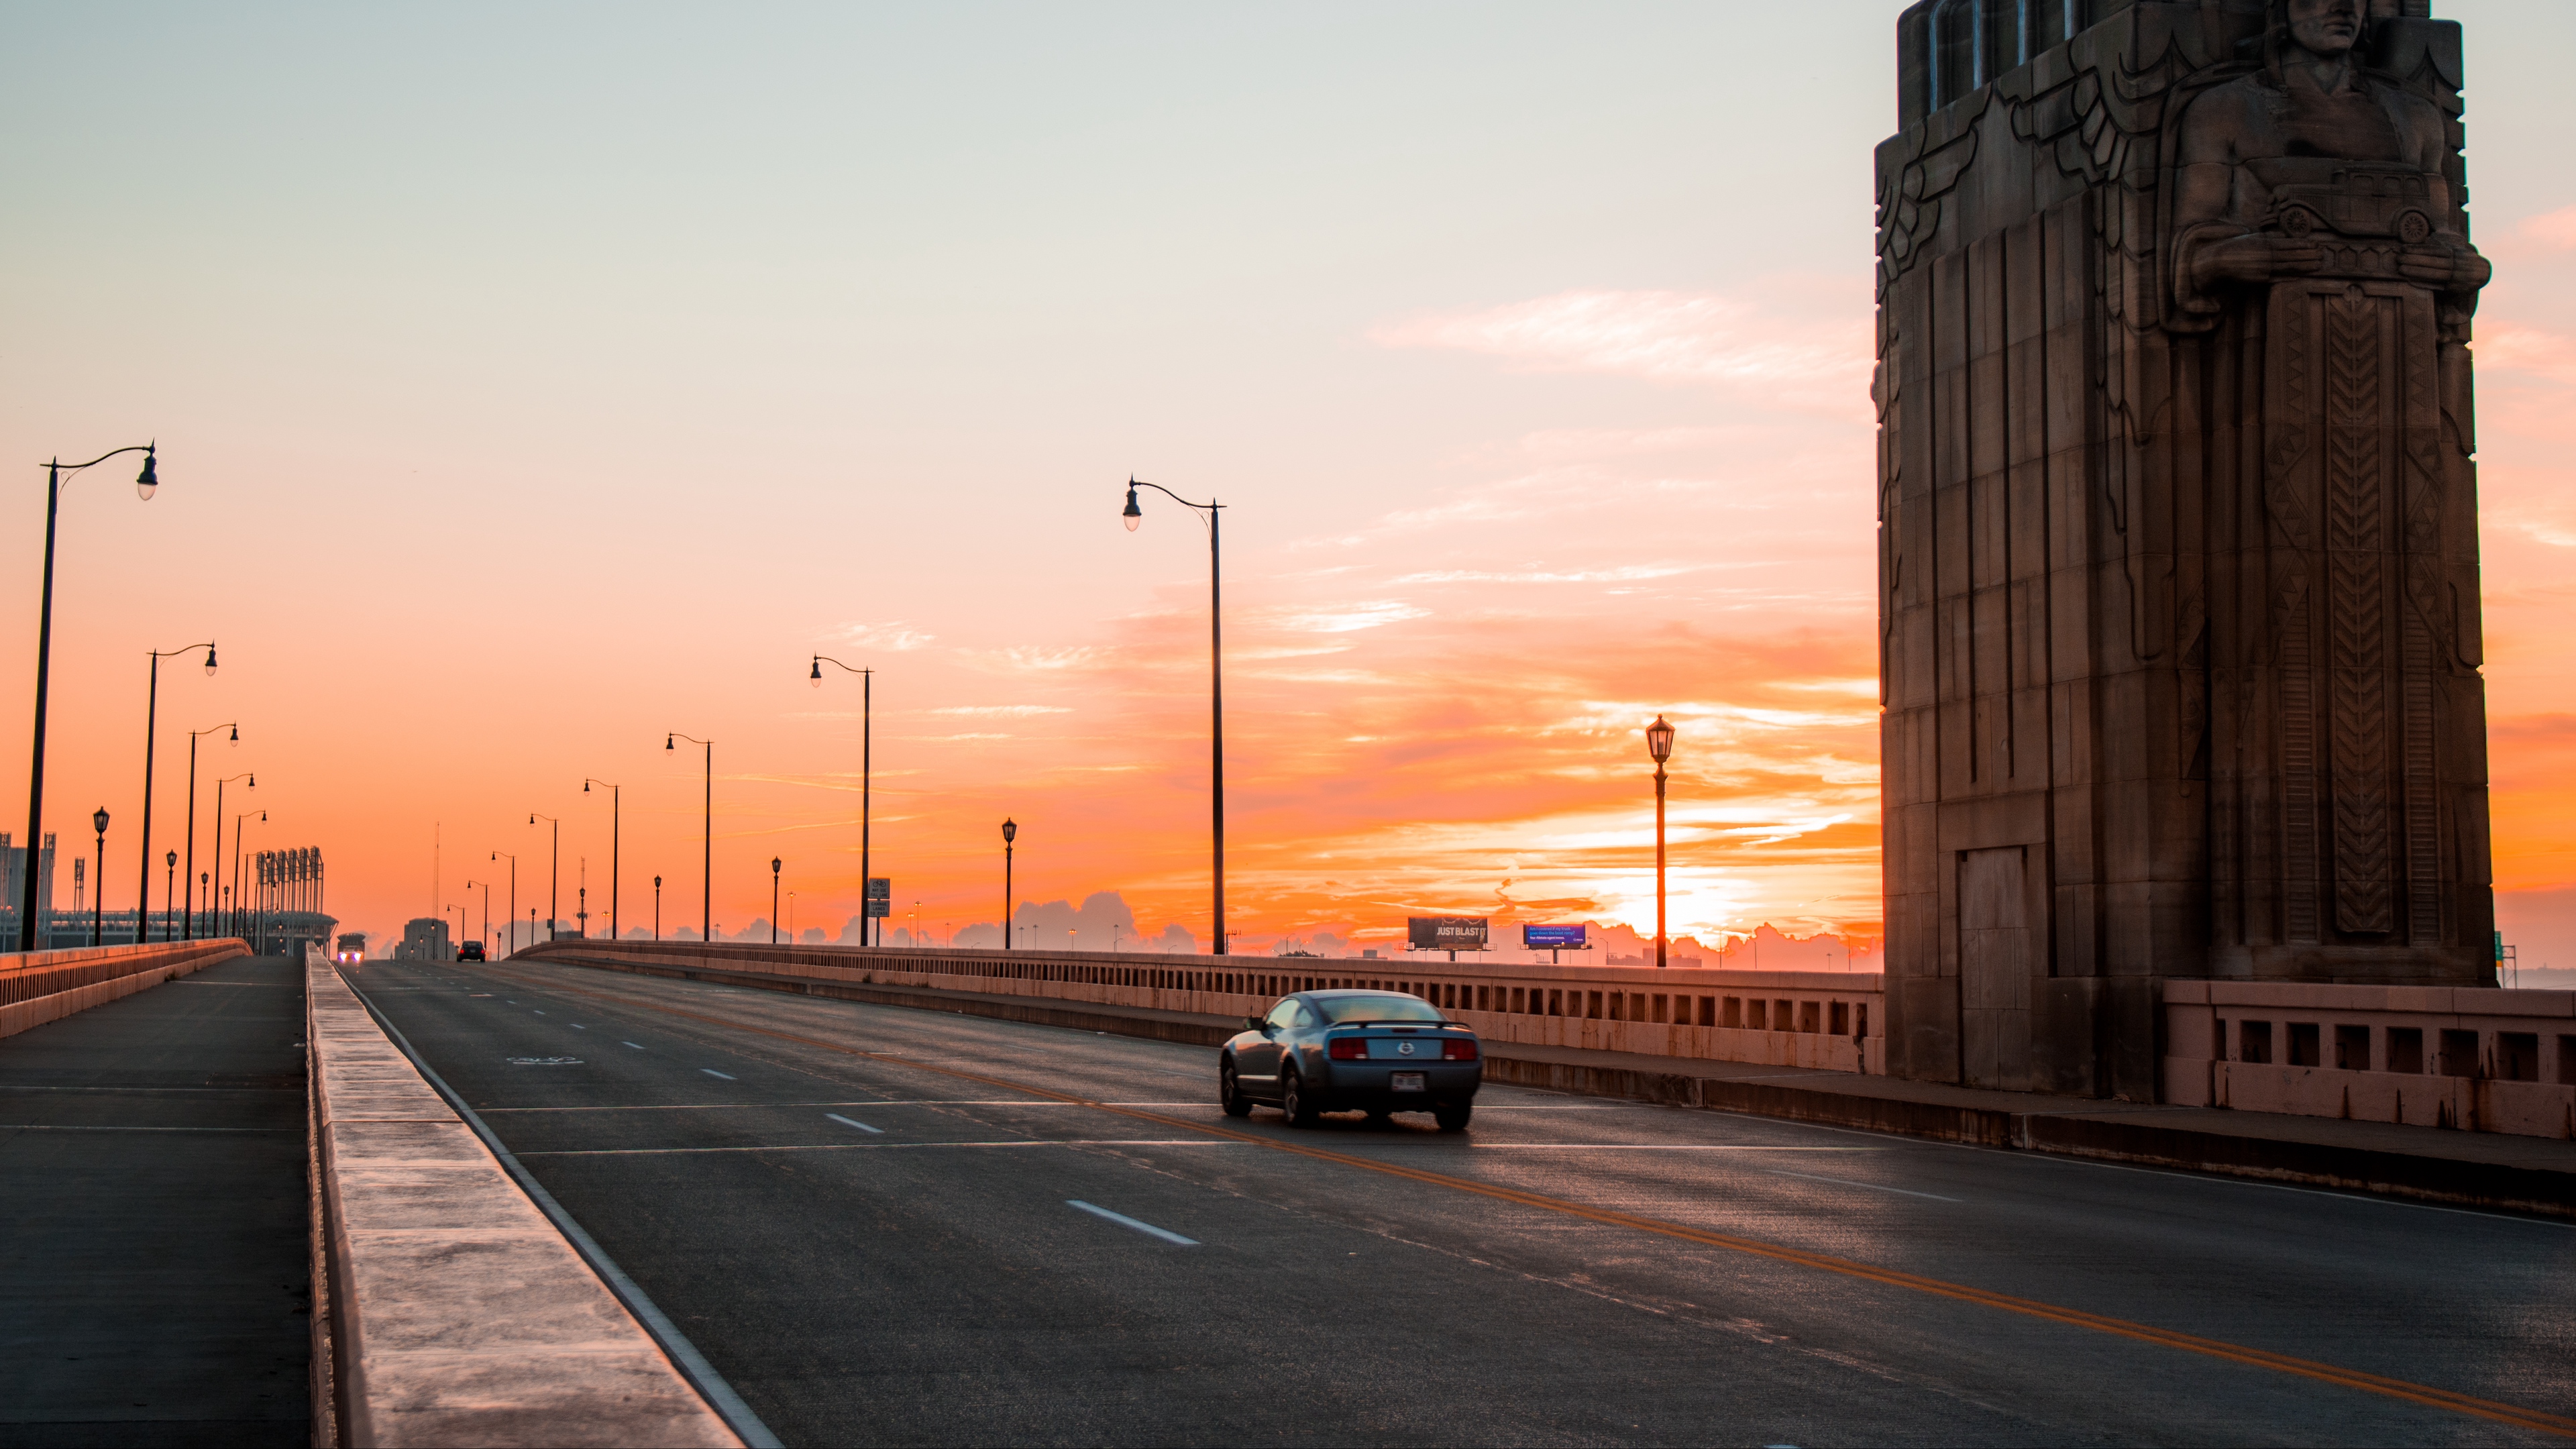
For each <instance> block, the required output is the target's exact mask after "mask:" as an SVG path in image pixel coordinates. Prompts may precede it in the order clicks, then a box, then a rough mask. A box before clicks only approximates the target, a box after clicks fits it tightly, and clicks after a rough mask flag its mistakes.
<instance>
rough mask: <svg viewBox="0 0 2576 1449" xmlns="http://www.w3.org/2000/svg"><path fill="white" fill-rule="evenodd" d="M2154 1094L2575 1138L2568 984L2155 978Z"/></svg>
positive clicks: (2574, 1004) (2574, 1053) (2197, 1103)
mask: <svg viewBox="0 0 2576 1449" xmlns="http://www.w3.org/2000/svg"><path fill="white" fill-rule="evenodd" d="M2164 1009H2165V1042H2166V1046H2165V1053H2166V1054H2165V1061H2164V1088H2165V1100H2166V1101H2168V1102H2172V1103H2177V1104H2180V1105H2183V1106H2193V1107H2201V1106H2209V1107H2236V1108H2241V1109H2244V1110H2247V1111H2254V1112H2286V1113H2290V1114H2293V1115H2296V1116H2302V1117H2342V1118H2350V1119H2352V1120H2355V1121H2362V1122H2408V1123H2413V1124H2415V1125H2417V1126H2424V1127H2453V1128H2460V1129H2464V1130H2467V1131H2475V1132H2503V1133H2510V1134H2514V1135H2518V1136H2527V1137H2558V1138H2566V1137H2571V1136H2576V991H2506V990H2499V989H2496V988H2493V987H2485V988H2469V987H2431V986H2342V985H2328V984H2310V983H2305V982H2259V981H2168V982H2166V983H2165V987H2164Z"/></svg>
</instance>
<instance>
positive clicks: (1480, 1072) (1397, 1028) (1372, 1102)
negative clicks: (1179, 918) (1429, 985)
mask: <svg viewBox="0 0 2576 1449" xmlns="http://www.w3.org/2000/svg"><path fill="white" fill-rule="evenodd" d="M1244 1025H1245V1027H1247V1028H1248V1030H1245V1031H1243V1032H1240V1033H1238V1034H1237V1035H1236V1036H1235V1037H1234V1038H1233V1039H1232V1040H1231V1041H1228V1042H1227V1043H1226V1044H1225V1046H1224V1048H1223V1050H1222V1051H1221V1052H1220V1053H1219V1054H1218V1057H1217V1068H1216V1091H1217V1101H1218V1102H1220V1103H1222V1104H1223V1105H1224V1107H1225V1113H1226V1115H1227V1116H1229V1117H1249V1116H1251V1115H1252V1108H1253V1104H1254V1103H1256V1102H1266V1103H1270V1104H1273V1105H1275V1106H1277V1107H1278V1108H1279V1110H1280V1111H1281V1112H1283V1113H1285V1114H1287V1117H1288V1123H1289V1125H1290V1126H1292V1127H1311V1126H1313V1125H1314V1123H1315V1119H1316V1118H1317V1117H1319V1116H1321V1115H1323V1114H1324V1113H1326V1112H1341V1111H1348V1110H1351V1109H1354V1108H1356V1109H1358V1110H1361V1111H1365V1112H1367V1113H1368V1114H1369V1115H1370V1116H1371V1117H1383V1116H1385V1115H1387V1114H1388V1113H1390V1112H1428V1113H1430V1114H1431V1115H1432V1116H1433V1117H1434V1118H1435V1119H1437V1120H1438V1121H1439V1123H1440V1130H1441V1131H1443V1132H1463V1131H1465V1130H1466V1127H1467V1118H1468V1116H1469V1114H1470V1113H1472V1112H1473V1111H1474V1110H1475V1106H1476V1088H1477V1087H1479V1086H1481V1085H1483V1084H1484V1080H1485V1063H1484V1061H1483V1056H1482V1053H1480V1052H1479V1051H1478V1050H1477V1046H1476V1033H1474V1032H1473V1031H1470V1030H1469V1029H1467V1028H1466V1027H1464V1026H1461V1025H1459V1024H1458V1023H1456V1022H1453V1021H1451V1020H1449V1019H1448V1018H1447V1017H1445V1016H1442V1015H1441V1014H1440V1008H1438V1007H1436V1006H1433V1005H1432V1004H1431V1003H1430V1002H1428V1001H1425V1000H1423V999H1422V998H1421V997H1419V996H1412V995H1408V994H1406V993H1404V992H1401V991H1301V992H1298V993H1297V994H1296V995H1294V996H1289V997H1283V998H1282V999H1281V1000H1280V1002H1279V1004H1278V1005H1277V1006H1274V1007H1272V1008H1270V1014H1269V1015H1268V1016H1262V1017H1253V1018H1250V1019H1248V1020H1246V1021H1245V1022H1244Z"/></svg>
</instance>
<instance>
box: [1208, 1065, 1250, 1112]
mask: <svg viewBox="0 0 2576 1449" xmlns="http://www.w3.org/2000/svg"><path fill="white" fill-rule="evenodd" d="M1216 1104H1217V1105H1218V1106H1220V1107H1223V1108H1224V1109H1225V1115H1227V1116H1229V1117H1249V1116H1251V1115H1252V1099H1251V1098H1250V1097H1247V1096H1245V1095H1243V1083H1241V1082H1239V1081H1236V1080H1235V1077H1234V1063H1232V1062H1220V1063H1218V1064H1217V1069H1216Z"/></svg>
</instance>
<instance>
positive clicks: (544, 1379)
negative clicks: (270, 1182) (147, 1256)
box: [306, 953, 742, 1446]
mask: <svg viewBox="0 0 2576 1449" xmlns="http://www.w3.org/2000/svg"><path fill="white" fill-rule="evenodd" d="M306 981H307V993H306V1008H307V1012H308V1023H307V1034H306V1041H307V1043H308V1049H309V1051H310V1053H311V1093H312V1138H311V1140H312V1153H313V1163H312V1172H313V1188H314V1195H313V1205H314V1211H315V1215H316V1223H315V1235H314V1236H315V1259H316V1262H315V1278H316V1287H317V1289H319V1290H321V1291H318V1292H317V1293H316V1294H315V1304H316V1321H315V1339H316V1342H315V1355H314V1358H315V1368H316V1374H315V1379H316V1391H317V1392H316V1399H317V1403H316V1405H315V1408H316V1411H317V1412H316V1419H317V1422H319V1421H322V1420H326V1419H329V1420H336V1424H335V1425H329V1426H326V1428H327V1429H328V1430H330V1432H327V1433H325V1434H317V1436H316V1438H315V1442H316V1443H332V1442H337V1443H341V1444H349V1445H375V1444H386V1445H410V1444H423V1445H425V1444H620V1445H623V1444H652V1445H736V1446H738V1445H740V1444H741V1442H742V1441H741V1440H740V1439H738V1438H736V1437H735V1436H734V1434H733V1433H732V1432H731V1431H730V1430H728V1429H727V1428H726V1427H725V1424H724V1421H723V1420H722V1419H720V1418H718V1417H717V1416H716V1414H715V1413H714V1412H713V1411H712V1410H710V1409H709V1408H708V1407H707V1405H706V1402H705V1401H704V1400H703V1399H701V1398H700V1397H699V1396H698V1394H697V1392H696V1390H694V1389H693V1388H691V1387H690V1385H689V1383H688V1381H687V1380H686V1379H684V1378H683V1377H681V1375H680V1373H679V1371H678V1370H677V1369H675V1368H673V1367H672V1364H671V1361H670V1360H669V1358H667V1357H666V1356H665V1355H664V1354H663V1352H662V1350H661V1348H660V1347H659V1346H658V1345H657V1344H655V1343H654V1341H653V1339H652V1338H651V1336H650V1335H648V1334H647V1333H646V1332H645V1330H644V1329H643V1328H642V1326H641V1325H639V1324H638V1323H637V1322H636V1321H635V1319H634V1318H633V1317H632V1316H630V1315H629V1314H628V1313H627V1311H626V1308H625V1306H624V1305H623V1304H621V1303H620V1302H619V1301H618V1300H617V1298H616V1296H615V1295H614V1294H612V1293H611V1292H610V1291H609V1289H608V1288H607V1286H606V1285H605V1284H603V1283H602V1282H601V1281H600V1279H599V1277H598V1276H597V1275H596V1274H595V1273H593V1272H592V1271H591V1269H590V1266H589V1265H588V1264H587V1263H585V1262H584V1261H583V1260H582V1258H581V1256H580V1254H579V1253H577V1252H576V1251H575V1250H574V1249H573V1247H572V1245H571V1244H570V1243H568V1242H566V1241H565V1239H564V1237H563V1235H562V1234H561V1233H559V1232H557V1231H556V1230H555V1227H554V1225H553V1224H552V1223H551V1222H549V1221H548V1220H547V1219H546V1217H545V1215H544V1214H543V1213H542V1212H540V1211H539V1210H538V1208H537V1207H536V1205H535V1204H534V1203H533V1202H531V1201H530V1200H529V1198H528V1196H527V1194H526V1193H524V1192H522V1191H520V1189H519V1187H518V1184H517V1183H515V1182H513V1181H512V1180H511V1179H510V1177H509V1175H508V1174H507V1173H506V1172H505V1171H504V1170H503V1169H502V1167H501V1164H500V1163H499V1162H498V1161H497V1160H495V1159H494V1157H493V1156H492V1154H491V1152H490V1151H488V1150H486V1148H485V1147H484V1145H483V1142H482V1140H481V1139H480V1138H478V1137H477V1136H475V1134H474V1132H473V1130H472V1129H471V1128H470V1127H468V1126H467V1125H466V1123H465V1122H464V1121H463V1120H461V1119H460V1118H459V1117H458V1116H457V1114H456V1113H455V1112H454V1111H452V1110H450V1109H449V1107H448V1105H447V1102H446V1100H445V1099H444V1098H442V1097H441V1096H440V1095H439V1094H438V1093H437V1092H436V1091H435V1090H433V1089H432V1088H431V1087H430V1085H429V1084H428V1083H427V1082H426V1081H424V1080H422V1078H421V1075H420V1073H419V1072H418V1071H416V1070H414V1069H413V1067H412V1064H411V1062H410V1061H409V1060H408V1059H407V1058H406V1057H405V1056H404V1055H403V1054H402V1052H401V1051H400V1050H398V1049H397V1048H396V1047H395V1046H394V1044H393V1043H392V1042H391V1041H389V1040H388V1039H387V1038H386V1036H385V1034H384V1032H383V1031H382V1030H381V1029H380V1028H379V1027H378V1026H377V1025H376V1022H375V1019H374V1018H373V1017H371V1016H370V1015H368V1013H367V1010H366V1007H365V1006H364V1005H363V1004H362V1003H360V1002H359V1000H358V999H357V997H356V996H355V995H354V994H353V993H352V992H351V991H350V990H349V988H348V986H347V985H345V984H344V983H343V982H342V981H341V979H340V975H339V972H338V971H337V970H336V969H335V968H334V967H333V966H332V965H331V963H330V962H328V961H327V960H324V959H323V958H322V957H321V956H320V954H319V953H314V954H313V955H311V956H309V957H308V964H307V968H306Z"/></svg>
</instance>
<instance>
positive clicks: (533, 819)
mask: <svg viewBox="0 0 2576 1449" xmlns="http://www.w3.org/2000/svg"><path fill="white" fill-rule="evenodd" d="M528 823H529V824H530V825H534V824H536V823H537V817H536V816H535V815H533V814H532V815H530V816H529V817H528Z"/></svg>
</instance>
